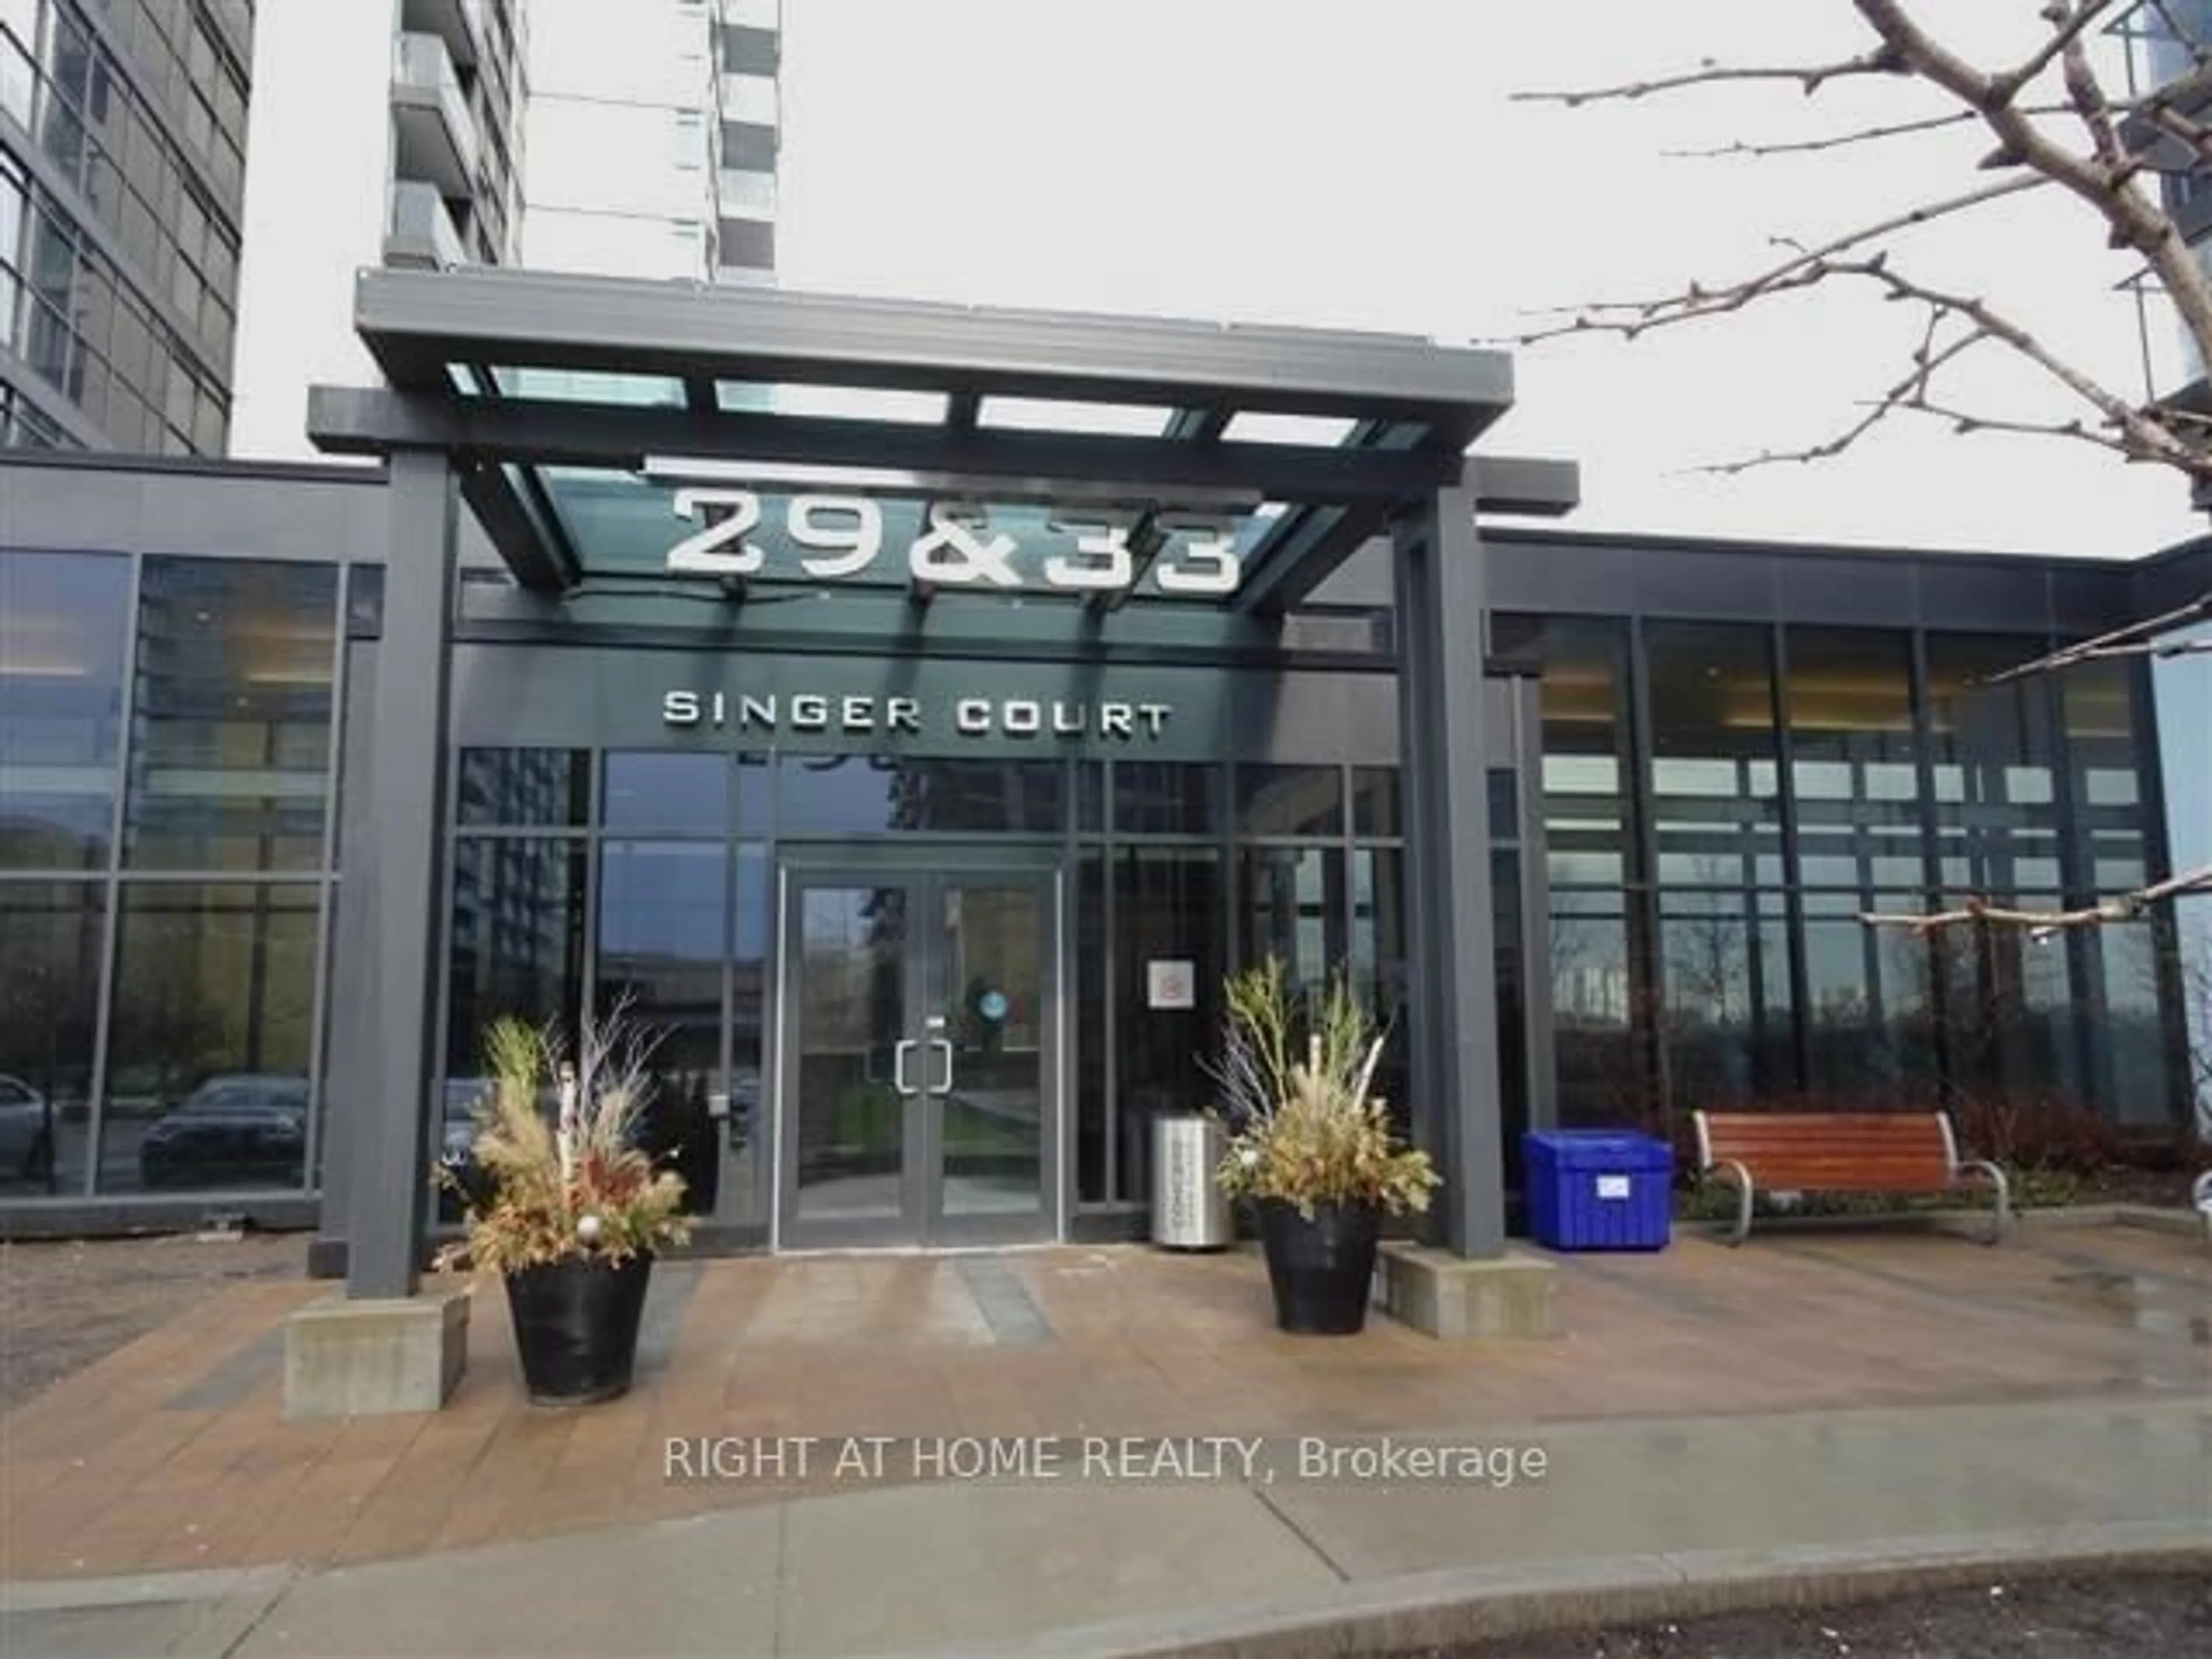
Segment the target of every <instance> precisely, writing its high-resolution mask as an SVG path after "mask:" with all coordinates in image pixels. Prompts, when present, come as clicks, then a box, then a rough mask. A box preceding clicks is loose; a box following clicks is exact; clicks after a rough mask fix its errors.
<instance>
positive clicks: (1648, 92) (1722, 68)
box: [1512, 46, 1905, 109]
mask: <svg viewBox="0 0 2212 1659" xmlns="http://www.w3.org/2000/svg"><path fill="white" fill-rule="evenodd" d="M1904 72H1905V65H1904V64H1902V63H1901V62H1899V60H1898V59H1897V58H1896V56H1895V54H1894V53H1893V52H1891V51H1889V49H1888V48H1887V47H1885V46H1877V47H1875V49H1874V50H1873V51H1871V52H1861V53H1859V54H1858V55H1857V56H1856V57H1853V58H1843V59H1840V60H1839V61H1838V62H1836V63H1832V64H1814V65H1811V66H1809V67H1808V65H1805V64H1779V65H1776V66H1771V67H1765V68H1748V67H1743V66H1732V65H1729V64H1716V63H1713V62H1711V60H1710V59H1709V60H1707V61H1706V62H1705V63H1704V64H1700V65H1699V67H1698V68H1696V69H1694V70H1685V71H1683V72H1682V73H1681V74H1679V75H1665V76H1658V77H1656V79H1653V80H1649V81H1629V82H1623V83H1622V84H1621V85H1620V86H1613V87H1589V88H1578V89H1577V88H1568V89H1564V90H1552V91H1533V92H1516V93H1515V94H1512V101H1513V102H1515V103H1516V104H1559V105H1563V106H1565V107H1566V108H1568V109H1580V108H1581V107H1582V106H1583V105H1585V104H1603V103H1632V102H1633V101H1635V100H1637V99H1639V98H1649V97H1651V96H1653V95H1654V94H1659V93H1668V92H1681V91H1683V90H1685V89H1686V88H1692V87H1717V86H1723V85H1727V84H1729V83H1730V82H1735V83H1741V82H1777V81H1785V82H1796V84H1797V85H1798V86H1799V87H1800V88H1802V89H1803V90H1804V91H1805V92H1806V93H1807V94H1808V95H1809V94H1813V93H1816V92H1818V91H1820V88H1822V87H1824V86H1826V85H1827V84H1828V82H1831V81H1844V80H1850V79H1852V78H1855V77H1857V76H1869V75H1880V76H1892V75H1900V74H1902V73H1904Z"/></svg>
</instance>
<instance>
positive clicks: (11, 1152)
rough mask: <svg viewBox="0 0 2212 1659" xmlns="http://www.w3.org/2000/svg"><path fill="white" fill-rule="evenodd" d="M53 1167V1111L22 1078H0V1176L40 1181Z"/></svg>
mask: <svg viewBox="0 0 2212 1659" xmlns="http://www.w3.org/2000/svg"><path fill="white" fill-rule="evenodd" d="M53 1164H54V1126H53V1108H52V1106H51V1105H50V1104H49V1103H47V1100H46V1097H45V1096H44V1095H42V1094H40V1092H39V1091H37V1090H36V1089H33V1087H32V1086H31V1085H29V1084H27V1083H26V1082H24V1081H23V1079H21V1078H19V1077H8V1076H5V1075H0V1175H5V1176H14V1177H15V1178H16V1179H18V1180H22V1181H35V1182H44V1181H45V1180H46V1177H47V1176H48V1175H49V1174H50V1173H52V1170H53Z"/></svg>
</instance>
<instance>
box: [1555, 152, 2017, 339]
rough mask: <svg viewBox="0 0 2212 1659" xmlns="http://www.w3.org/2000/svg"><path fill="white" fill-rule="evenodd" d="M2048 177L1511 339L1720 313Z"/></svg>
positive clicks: (1584, 309)
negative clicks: (1731, 278)
mask: <svg viewBox="0 0 2212 1659" xmlns="http://www.w3.org/2000/svg"><path fill="white" fill-rule="evenodd" d="M2048 182H2049V180H2047V179H2041V178H2038V177H2036V176H2034V175H2033V174H2021V176H2019V177H2017V178H2012V179H2001V180H1999V181H1998V182H1997V183H1996V184H1993V185H1980V186H1978V187H1977V188H1975V189H1973V190H1970V191H1966V192H1965V193H1963V194H1961V195H1958V196H1952V197H1945V198H1944V199H1943V200H1942V201H1938V202H1924V203H1920V204H1916V205H1914V206H1912V207H1910V208H1907V209H1906V210H1905V211H1903V212H1902V213H1895V214H1892V215H1891V216H1889V217H1887V218H1886V219H1879V220H1876V221H1875V222H1873V223H1871V224H1867V225H1862V226H1860V227H1859V228H1857V229H1856V230H1851V231H1847V232H1845V233H1844V234H1842V235H1840V236H1836V237H1832V238H1831V239H1830V240H1827V241H1826V242H1823V243H1821V244H1820V246H1817V247H1802V246H1801V247H1798V248H1797V250H1796V252H1794V253H1792V254H1791V255H1790V258H1787V259H1784V261H1783V262H1782V263H1781V264H1778V265H1773V266H1771V267H1769V268H1768V269H1767V270H1763V271H1761V272H1759V274H1758V275H1757V276H1748V277H1746V278H1744V279H1743V280H1742V281H1741V282H1735V283H1724V284H1723V285H1721V286H1719V287H1716V288H1708V287H1706V286H1705V285H1704V284H1703V283H1692V284H1691V285H1690V286H1689V287H1688V288H1687V289H1684V290H1683V291H1682V292H1681V293H1680V294H1670V295H1664V296H1662V297H1661V298H1658V299H1653V300H1601V301H1592V302H1590V303H1589V304H1586V305H1581V306H1557V307H1547V309H1548V310H1550V311H1552V312H1553V313H1569V312H1571V313H1574V315H1575V320H1574V321H1572V322H1571V323H1565V324H1562V325H1559V327H1556V328H1549V329H1539V330H1537V331H1534V332H1533V333H1529V334H1523V335H1521V336H1519V337H1517V342H1516V343H1519V344H1522V345H1534V344H1536V343H1540V342H1541V341H1544V340H1550V339H1557V338H1559V337H1562V336H1564V335H1568V334H1589V333H1603V334H1620V335H1622V336H1624V337H1627V338H1630V339H1633V338H1635V337H1636V336H1638V334H1641V333H1643V332H1644V331H1645V330H1646V329H1650V328H1658V327H1663V326H1665V325H1668V324H1670V323H1686V322H1691V321H1694V320H1695V319H1699V318H1701V317H1710V316H1714V315H1717V314H1718V313H1723V312H1729V311H1741V309H1742V308H1743V307H1745V306H1747V305H1749V304H1750V303H1751V302H1752V301H1753V300H1758V299H1762V298H1765V296H1766V295H1770V294H1777V293H1784V292H1787V291H1788V290H1790V289H1794V288H1802V287H1805V286H1808V283H1807V281H1806V280H1805V279H1806V278H1807V277H1808V276H1811V279H1812V280H1813V281H1814V282H1818V281H1820V279H1821V276H1822V275H1824V274H1826V273H1825V271H1824V270H1823V267H1824V266H1825V264H1826V261H1828V260H1829V259H1831V258H1832V257H1833V256H1834V255H1836V254H1838V253H1847V252H1850V250H1851V249H1853V248H1855V247H1863V246H1865V245H1866V244H1867V243H1869V242H1878V241H1881V240H1884V239H1886V238H1887V237H1891V236H1894V235H1897V234H1899V233H1900V232H1903V231H1906V230H1911V229H1913V228H1917V227H1918V226H1921V225H1927V224H1932V223H1934V222H1936V220H1938V219H1945V218H1948V217H1950V216H1952V215H1954V214H1958V213H1966V212H1970V211H1972V210H1973V209H1975V208H1978V207H1984V206H1986V205H1987V204H1990V203H1991V202H1996V201H2001V200H2002V199H2003V198H2005V197H2008V196H2020V195H2024V194H2026V193H2027V191H2032V190H2039V189H2041V188H2042V187H2043V186H2044V185H2045V184H2047V183H2048ZM1777 240H1783V239H1777ZM1877 257H1880V256H1877ZM1540 314H1541V313H1540Z"/></svg>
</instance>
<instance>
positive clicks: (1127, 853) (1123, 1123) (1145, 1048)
mask: <svg viewBox="0 0 2212 1659" xmlns="http://www.w3.org/2000/svg"><path fill="white" fill-rule="evenodd" d="M1293 856H1295V854H1293ZM1112 874H1113V886H1112V902H1113V905H1114V926H1115V952H1114V961H1113V963H1112V972H1113V975H1114V1030H1113V1034H1112V1042H1111V1047H1112V1049H1113V1064H1114V1089H1115V1133H1116V1135H1117V1137H1118V1145H1117V1146H1116V1148H1115V1163H1116V1167H1117V1169H1118V1171H1119V1184H1120V1188H1121V1190H1120V1191H1119V1192H1118V1193H1117V1194H1115V1196H1116V1197H1119V1198H1123V1199H1127V1200H1139V1201H1143V1200H1149V1199H1150V1197H1151V1195H1152V1178H1151V1174H1150V1170H1151V1158H1152V1119H1153V1118H1154V1117H1155V1116H1157V1115H1158V1114H1160V1113H1162V1112H1174V1111H1186V1112H1187V1111H1196V1110H1199V1109H1201V1108H1203V1107H1205V1106H1206V1105H1208V1104H1210V1103H1212V1098H1213V1094H1214V1084H1213V1081H1212V1079H1211V1078H1210V1077H1209V1076H1208V1075H1207V1074H1206V1071H1205V1070H1204V1068H1203V1066H1202V1065H1201V1063H1200V1062H1201V1060H1202V1059H1203V1057H1204V1056H1206V1055H1208V1054H1213V1053H1216V1052H1218V1043H1219V1039H1220V1025H1221V1006H1220V995H1221V977H1222V971H1223V967H1224V963H1223V957H1222V940H1221V937H1220V933H1221V921H1220V918H1221V859H1220V855H1219V854H1218V853H1215V852H1213V851H1212V850H1211V849H1210V848H1189V849H1185V848H1170V847H1130V848H1121V849H1120V850H1119V851H1118V853H1117V854H1116V856H1115V860H1114V864H1113V872H1112ZM1170 963H1189V964H1190V965H1191V984H1192V986H1193V987H1194V992H1195V994H1194V998H1193V1000H1192V1006H1189V1007H1188V1008H1184V1007H1178V1006H1163V1004H1162V1001H1161V999H1160V998H1159V997H1158V995H1156V994H1155V993H1156V988H1157V987H1155V985H1154V983H1153V981H1154V977H1155V973H1156V970H1157V969H1164V968H1165V966H1166V965H1167V964H1170Z"/></svg>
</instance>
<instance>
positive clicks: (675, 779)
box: [599, 750, 730, 836]
mask: <svg viewBox="0 0 2212 1659" xmlns="http://www.w3.org/2000/svg"><path fill="white" fill-rule="evenodd" d="M599 816H600V819H601V822H602V823H604V824H605V827H606V828H607V829H619V830H623V831H626V832H628V833H630V834H649V835H659V836H719V835H722V834H725V833H726V832H727V830H728V829H729V825H730V763H729V760H728V759H727V757H724V756H721V755H691V754H665V753H659V752H655V751H652V750H615V751H614V752H612V753H611V754H609V755H608V757H607V775H606V798H605V800H604V801H603V802H602V803H601V805H600V808H599Z"/></svg>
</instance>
